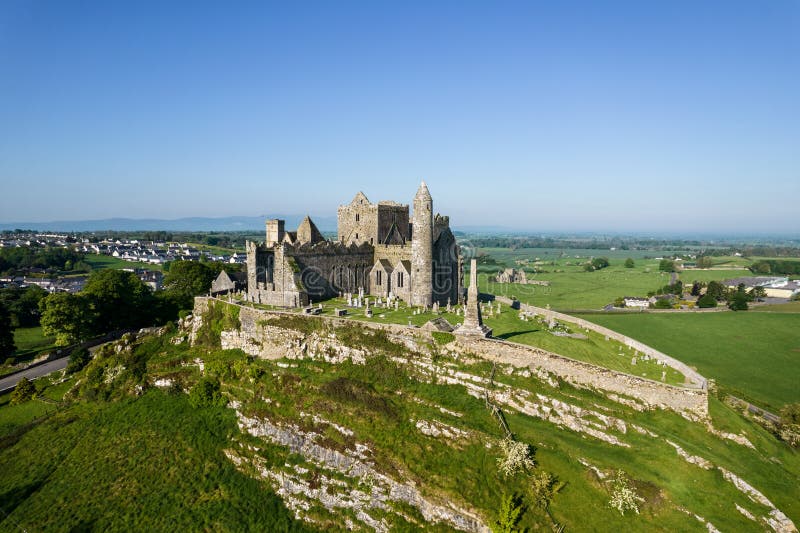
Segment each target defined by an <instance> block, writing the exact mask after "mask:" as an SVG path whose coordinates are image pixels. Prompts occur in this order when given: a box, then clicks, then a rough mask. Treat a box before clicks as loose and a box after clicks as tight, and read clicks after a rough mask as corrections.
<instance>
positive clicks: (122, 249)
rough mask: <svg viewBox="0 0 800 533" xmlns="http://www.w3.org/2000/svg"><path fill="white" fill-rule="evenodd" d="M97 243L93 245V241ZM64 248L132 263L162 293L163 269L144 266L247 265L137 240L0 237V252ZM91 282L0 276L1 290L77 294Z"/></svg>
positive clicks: (238, 256)
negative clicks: (33, 288)
mask: <svg viewBox="0 0 800 533" xmlns="http://www.w3.org/2000/svg"><path fill="white" fill-rule="evenodd" d="M95 240H96V241H97V242H93V241H95ZM32 247H33V248H63V249H68V250H72V251H75V252H78V253H82V254H87V255H92V254H93V255H104V256H109V257H114V258H117V259H120V260H122V261H128V262H130V263H132V265H131V267H130V268H126V269H124V270H128V271H130V272H134V273H135V274H136V275H137V276H138V277H139V279H141V280H142V281H143V282H144V283H145V284H146V285H147V286H149V287H150V288H151V289H153V290H160V289H161V282H162V279H163V276H164V275H163V273H162V272H161V270H160V269H151V268H147V267H145V266H142V264H143V263H145V264H148V265H163V264H165V263H168V262H170V261H200V260H204V261H216V262H222V263H231V264H245V261H246V254H245V253H244V252H241V253H236V252H234V253H232V254H215V253H212V252H210V251H208V250H201V249H199V248H197V247H195V246H193V245H190V244H188V243H183V242H158V241H143V240H137V239H119V238H118V239H114V240H110V239H103V240H97V239H90V238H88V237H83V236H73V235H68V234H52V233H23V234H18V233H14V234H9V233H6V234H0V249H4V248H32ZM87 278H88V272H87V273H86V274H85V275H82V274H80V273H77V274H70V275H60V274H59V273H58V272H54V271H53V269H45V268H40V267H26V268H21V269H18V271H17V272H15V273H13V274H6V275H0V288H9V287H18V288H24V287H30V286H34V285H35V286H38V287H40V288H42V289H44V290H46V291H47V292H70V293H76V292H79V291H81V290H82V289H83V286H84V285H85V283H86V279H87Z"/></svg>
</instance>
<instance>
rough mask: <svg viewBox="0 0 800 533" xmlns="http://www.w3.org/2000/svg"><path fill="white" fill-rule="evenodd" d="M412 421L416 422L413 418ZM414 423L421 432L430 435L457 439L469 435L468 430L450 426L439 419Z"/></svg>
mask: <svg viewBox="0 0 800 533" xmlns="http://www.w3.org/2000/svg"><path fill="white" fill-rule="evenodd" d="M411 422H414V420H411ZM414 425H415V426H416V428H417V429H418V430H419V431H420V433H422V434H423V435H428V436H429V437H445V438H446V439H449V440H456V439H463V438H466V437H468V436H469V432H468V431H464V430H463V429H458V428H456V427H453V426H448V425H447V424H444V423H442V422H439V421H438V420H417V421H416V423H415V424H414Z"/></svg>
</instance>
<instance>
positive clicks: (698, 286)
mask: <svg viewBox="0 0 800 533" xmlns="http://www.w3.org/2000/svg"><path fill="white" fill-rule="evenodd" d="M702 288H703V284H702V283H700V282H699V281H695V282H694V283H692V290H691V292H690V293H689V294H691V295H692V296H700V290H701V289H702Z"/></svg>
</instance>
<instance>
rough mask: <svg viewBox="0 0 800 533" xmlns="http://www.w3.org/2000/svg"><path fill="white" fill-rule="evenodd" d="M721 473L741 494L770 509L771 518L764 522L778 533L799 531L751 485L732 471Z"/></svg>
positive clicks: (721, 470) (766, 518) (724, 470)
mask: <svg viewBox="0 0 800 533" xmlns="http://www.w3.org/2000/svg"><path fill="white" fill-rule="evenodd" d="M718 468H719V470H720V472H722V476H723V477H724V478H725V479H726V480H728V481H730V482H731V483H733V485H734V486H735V487H736V488H737V489H739V490H740V491H741V492H743V493H744V494H746V495H747V497H748V498H750V499H751V500H752V501H754V502H756V503H760V504H761V505H763V506H765V507H769V508H770V511H769V516H767V517H764V521H765V522H766V523H767V524H768V525H769V527H771V528H772V529H773V530H774V531H776V532H777V533H794V532H796V531H797V528H796V527H795V525H794V522H792V521H791V520H790V519H789V517H787V516H786V515H785V514H783V512H781V511H780V509H777V508H776V507H775V506H774V505H773V504H772V502H771V501H769V499H767V497H766V496H764V495H763V494H762V493H761V492H759V491H758V490H757V489H756V488H755V487H753V486H752V485H750V484H749V483H748V482H746V481H745V480H743V479H742V478H740V477H739V476H737V475H736V474H734V473H733V472H731V471H730V470H726V469H724V468H723V467H721V466H720V467H718Z"/></svg>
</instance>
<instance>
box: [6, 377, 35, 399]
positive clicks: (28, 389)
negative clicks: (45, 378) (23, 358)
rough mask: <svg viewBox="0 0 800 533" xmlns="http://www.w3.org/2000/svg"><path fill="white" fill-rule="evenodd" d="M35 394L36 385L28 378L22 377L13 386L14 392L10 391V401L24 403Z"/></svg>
mask: <svg viewBox="0 0 800 533" xmlns="http://www.w3.org/2000/svg"><path fill="white" fill-rule="evenodd" d="M35 396H36V385H34V384H33V381H31V380H29V379H28V378H22V379H21V380H19V381H18V382H17V386H16V387H14V392H12V393H11V403H12V404H13V405H16V404H18V403H24V402H27V401H28V400H31V399H33V398H34V397H35Z"/></svg>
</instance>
